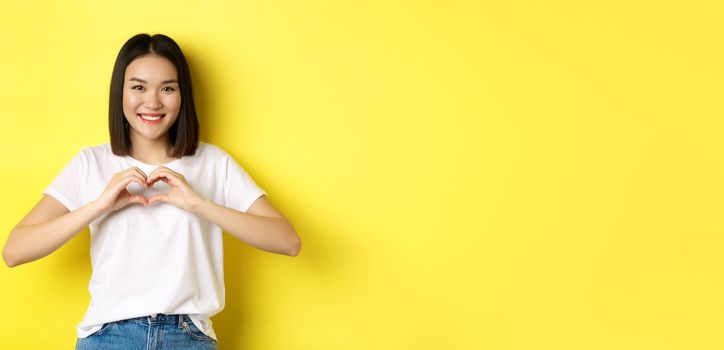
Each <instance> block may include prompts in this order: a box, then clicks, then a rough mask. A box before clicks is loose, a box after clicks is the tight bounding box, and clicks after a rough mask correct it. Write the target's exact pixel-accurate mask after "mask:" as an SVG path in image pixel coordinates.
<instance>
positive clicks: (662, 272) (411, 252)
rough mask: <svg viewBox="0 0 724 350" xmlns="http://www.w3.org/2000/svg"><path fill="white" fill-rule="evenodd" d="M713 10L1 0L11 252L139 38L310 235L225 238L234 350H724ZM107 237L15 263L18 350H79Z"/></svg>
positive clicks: (102, 118)
mask: <svg viewBox="0 0 724 350" xmlns="http://www.w3.org/2000/svg"><path fill="white" fill-rule="evenodd" d="M722 10H723V9H722V5H719V2H718V1H709V2H707V1H687V2H684V1H678V2H675V1H639V2H631V1H623V0H615V1H597V2H587V1H583V2H582V1H532V0H531V1H455V0H444V1H443V0H437V1H389V0H374V1H331V0H311V1H273V0H272V1H266V0H265V1H219V2H207V1H122V2H108V3H107V4H106V2H100V1H90V0H88V1H75V2H60V1H58V2H43V1H25V2H22V1H16V2H11V1H6V2H3V4H2V5H0V30H1V32H2V35H0V51H1V53H0V80H1V81H2V83H1V84H0V113H1V114H2V126H1V127H0V149H1V150H2V151H1V152H2V162H3V166H2V169H3V170H2V173H1V174H2V175H1V176H2V179H1V181H0V183H2V185H1V187H0V190H1V191H2V192H0V198H2V202H1V204H0V225H1V226H0V232H1V233H2V237H0V238H2V242H3V243H4V241H5V239H6V238H7V235H8V234H9V233H10V231H11V229H12V228H13V226H14V225H15V224H16V223H17V222H18V221H19V220H20V219H21V218H22V217H23V216H24V215H25V213H27V211H28V210H29V209H30V208H31V207H32V206H33V205H34V204H35V202H37V200H38V199H39V198H40V193H41V191H42V190H43V188H45V186H47V185H48V184H49V183H50V181H51V180H52V179H53V178H54V177H55V176H56V175H57V174H58V173H59V171H60V170H61V169H62V167H63V166H64V165H65V164H66V163H67V161H68V160H70V158H71V157H72V156H73V155H74V154H75V153H76V152H77V151H78V150H79V149H80V148H81V147H84V146H88V145H96V144H100V143H106V142H108V136H107V134H108V131H107V104H108V86H109V81H110V75H111V70H112V66H113V62H114V60H115V56H116V54H117V53H118V50H119V49H120V47H121V45H122V44H123V43H124V42H125V40H126V39H128V38H129V37H130V36H132V35H133V34H136V33H139V32H149V33H159V32H160V33H165V34H168V35H170V36H171V37H173V38H174V39H176V40H177V41H178V42H179V44H180V45H181V46H182V48H183V49H184V51H185V53H186V54H187V56H188V59H189V62H190V64H191V69H192V76H193V79H194V80H195V81H194V83H195V89H196V91H195V93H196V98H197V103H198V110H199V113H200V115H201V123H202V127H203V132H202V140H204V141H207V142H211V143H215V144H217V145H219V146H221V147H223V148H224V149H226V150H227V151H229V153H231V154H232V155H233V156H234V157H235V158H236V159H237V160H238V161H239V162H240V164H242V166H243V167H244V168H245V169H246V170H247V171H248V172H249V173H250V174H251V175H252V177H253V178H254V179H255V180H256V181H257V183H258V184H259V185H260V186H262V187H263V188H264V189H265V190H267V191H268V193H269V195H270V199H271V200H272V202H273V203H275V204H276V205H277V206H278V208H279V209H280V210H282V211H283V212H284V213H285V214H286V215H287V216H288V217H289V218H290V219H291V220H292V222H293V223H294V224H295V226H296V228H297V230H298V232H299V234H300V236H301V237H302V240H303V247H302V252H301V254H300V255H299V256H298V257H296V258H290V257H286V256H282V255H274V254H270V253H266V252H263V251H260V250H257V249H255V248H252V247H251V246H249V245H246V244H244V243H242V242H240V241H238V240H235V239H234V238H233V237H231V236H230V235H225V236H226V237H225V244H226V247H225V259H226V283H227V306H226V309H225V310H224V311H222V312H221V313H220V314H219V315H217V316H215V317H214V318H213V319H212V320H213V322H214V326H215V328H216V330H217V333H218V335H219V339H220V344H219V345H220V346H219V347H220V349H264V350H273V349H309V350H316V349H330V350H331V349H516V350H517V349H721V348H724V333H723V331H722V328H723V327H724V316H723V315H724V298H723V297H722V296H723V295H724V293H723V292H724V281H723V279H722V278H723V276H722V264H723V263H724V258H723V255H722V245H723V244H724V239H723V238H722V231H724V221H723V220H722V215H721V213H722V210H724V199H723V198H724V181H723V180H724V165H723V163H722V161H721V157H722V155H721V153H722V152H721V151H722V150H723V149H724V141H723V140H724V138H722V134H723V133H724V120H722V117H723V116H724V115H723V113H722V82H724V76H723V74H722V73H723V70H722V65H723V63H724V57H723V56H724V55H723V54H722V53H723V52H724V51H723V49H722V35H723V34H724V30H723V29H722V25H721V20H722V18H723V15H724V11H722ZM88 249H89V239H88V233H87V231H85V232H83V233H82V234H80V235H78V236H77V237H76V238H74V239H73V240H71V241H70V242H68V243H67V244H66V245H64V246H63V247H61V248H60V249H59V250H57V251H56V252H54V253H53V254H51V255H49V256H48V257H46V258H43V259H41V260H38V261H35V262H32V263H30V264H27V265H21V266H19V267H16V268H13V269H10V268H7V267H5V266H2V268H0V283H1V284H2V287H1V288H0V293H1V294H0V310H2V311H3V313H2V315H0V330H1V333H2V337H0V348H3V349H68V348H72V347H73V346H74V344H75V340H76V335H75V326H76V324H77V323H78V322H80V320H81V318H82V317H83V314H84V313H85V309H86V308H87V306H88V302H89V294H88V291H87V283H88V278H89V277H90V272H91V271H90V260H89V256H88Z"/></svg>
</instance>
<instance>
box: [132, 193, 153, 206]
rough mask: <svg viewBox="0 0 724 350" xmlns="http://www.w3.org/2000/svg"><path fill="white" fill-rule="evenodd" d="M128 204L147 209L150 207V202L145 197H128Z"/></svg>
mask: <svg viewBox="0 0 724 350" xmlns="http://www.w3.org/2000/svg"><path fill="white" fill-rule="evenodd" d="M128 202H129V203H139V204H143V205H144V206H146V207H148V206H149V203H148V200H147V199H146V198H145V197H143V196H138V195H131V196H130V197H128Z"/></svg>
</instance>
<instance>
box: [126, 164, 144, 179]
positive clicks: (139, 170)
mask: <svg viewBox="0 0 724 350" xmlns="http://www.w3.org/2000/svg"><path fill="white" fill-rule="evenodd" d="M129 170H131V171H132V172H133V173H135V174H138V175H141V178H142V179H143V181H146V179H147V178H148V176H147V175H146V173H144V172H143V170H141V169H140V168H139V167H137V166H134V167H133V168H129Z"/></svg>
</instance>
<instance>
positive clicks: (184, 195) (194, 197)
mask: <svg viewBox="0 0 724 350" xmlns="http://www.w3.org/2000/svg"><path fill="white" fill-rule="evenodd" d="M157 181H163V182H165V183H167V184H168V185H169V186H170V187H171V190H170V191H168V192H166V193H164V194H159V195H155V196H153V197H151V198H149V199H148V204H149V205H151V204H153V203H155V202H166V203H169V204H173V205H175V206H177V207H179V208H181V209H183V210H186V211H189V212H193V210H194V209H196V207H197V206H198V205H199V204H200V203H201V202H202V201H203V200H204V199H203V198H201V196H199V195H198V194H197V193H196V192H195V191H194V190H193V189H192V188H191V186H190V185H189V184H188V182H186V178H184V176H183V175H181V174H179V173H177V172H175V171H173V170H171V169H169V168H166V167H163V166H162V167H158V168H156V169H155V170H154V171H152V172H151V173H150V174H148V179H147V180H146V185H148V186H149V187H150V186H153V184H155V183H156V182H157Z"/></svg>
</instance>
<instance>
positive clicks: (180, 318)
mask: <svg viewBox="0 0 724 350" xmlns="http://www.w3.org/2000/svg"><path fill="white" fill-rule="evenodd" d="M128 321H135V322H143V323H147V324H176V325H178V326H179V327H181V326H182V325H183V323H184V321H186V322H191V319H190V318H189V316H188V315H186V314H174V315H166V314H153V315H149V316H141V317H136V318H131V319H128Z"/></svg>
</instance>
